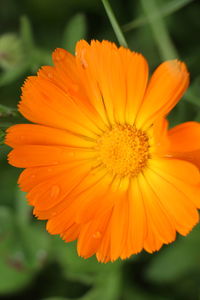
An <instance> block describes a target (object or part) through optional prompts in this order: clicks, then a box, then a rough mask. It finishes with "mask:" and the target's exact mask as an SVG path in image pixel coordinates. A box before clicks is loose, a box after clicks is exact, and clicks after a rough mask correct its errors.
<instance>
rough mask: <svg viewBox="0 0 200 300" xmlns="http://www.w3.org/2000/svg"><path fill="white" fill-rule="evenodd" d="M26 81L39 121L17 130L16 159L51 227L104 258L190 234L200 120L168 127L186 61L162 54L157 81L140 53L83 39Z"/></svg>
mask: <svg viewBox="0 0 200 300" xmlns="http://www.w3.org/2000/svg"><path fill="white" fill-rule="evenodd" d="M53 62H54V66H45V67H43V68H42V69H41V70H40V71H39V73H38V74H37V76H32V77H29V78H28V79H27V80H26V82H25V84H24V86H23V89H22V90H23V93H22V99H21V102H20V104H19V111H20V112H21V113H22V115H23V116H24V117H25V118H27V119H28V120H29V121H31V122H33V123H34V124H21V125H15V126H13V127H11V128H9V129H8V133H7V138H6V143H7V144H8V145H10V146H11V147H12V148H13V150H12V151H11V152H10V154H9V162H10V164H12V165H13V166H15V167H19V168H25V170H24V171H23V172H22V173H21V175H20V177H19V185H20V187H21V189H22V190H23V191H25V192H27V199H28V202H29V203H30V204H31V205H32V206H34V215H35V216H37V217H38V218H39V219H46V220H48V222H47V230H48V231H49V232H50V233H51V234H60V235H61V237H62V238H63V239H64V240H65V241H67V242H70V241H73V240H76V239H77V240H78V245H77V248H78V253H79V255H80V256H82V257H84V258H87V257H90V256H92V255H94V254H96V256H97V259H98V260H99V261H101V262H108V261H110V260H111V261H114V260H116V259H117V258H119V257H120V258H122V259H124V258H127V257H129V256H130V255H132V254H135V253H138V252H140V251H141V250H142V249H145V250H146V251H148V252H153V251H156V250H158V249H160V247H161V246H162V245H163V244H168V243H171V242H172V241H174V239H175V237H176V232H178V233H180V234H182V235H186V234H188V232H189V231H190V230H191V229H192V227H193V226H194V225H195V224H196V223H197V222H198V220H199V215H198V210H197V209H198V208H199V207H200V174H199V170H198V167H199V166H200V124H199V123H195V122H188V123H185V124H183V125H179V126H177V127H175V128H174V129H171V130H169V131H168V129H167V127H168V124H167V121H166V119H165V117H166V115H167V114H168V113H169V111H170V110H171V109H172V108H173V107H174V106H175V104H176V103H177V102H178V101H179V100H180V98H181V97H182V95H183V93H184V92H185V90H186V89H187V87H188V82H189V75H188V72H187V69H186V66H185V64H184V63H182V62H180V61H178V60H171V61H166V62H164V63H162V64H161V65H160V66H159V67H158V68H157V69H156V70H155V72H154V73H153V75H152V77H151V79H150V80H148V64H147V62H146V60H145V58H144V57H143V56H142V55H141V54H138V53H135V52H131V51H130V50H128V49H125V48H123V47H120V48H117V46H115V44H113V43H110V42H107V41H103V42H97V41H92V42H91V44H88V43H87V42H85V41H80V42H78V43H77V46H76V55H75V56H73V55H71V54H70V53H68V52H67V51H66V50H64V49H57V50H55V52H54V53H53Z"/></svg>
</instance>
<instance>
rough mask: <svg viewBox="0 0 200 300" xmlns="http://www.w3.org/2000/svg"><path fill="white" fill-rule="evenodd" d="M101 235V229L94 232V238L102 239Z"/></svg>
mask: <svg viewBox="0 0 200 300" xmlns="http://www.w3.org/2000/svg"><path fill="white" fill-rule="evenodd" d="M100 237H101V232H100V231H96V232H95V233H94V234H93V238H94V239H100Z"/></svg>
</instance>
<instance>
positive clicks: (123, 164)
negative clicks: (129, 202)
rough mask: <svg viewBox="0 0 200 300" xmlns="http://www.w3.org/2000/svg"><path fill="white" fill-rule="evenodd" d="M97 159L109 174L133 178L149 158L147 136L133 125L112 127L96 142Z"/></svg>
mask: <svg viewBox="0 0 200 300" xmlns="http://www.w3.org/2000/svg"><path fill="white" fill-rule="evenodd" d="M96 149H97V152H98V159H99V161H100V162H101V164H103V165H104V166H105V167H106V168H107V169H108V171H109V172H110V173H112V174H113V175H119V176H121V177H124V176H130V177H134V176H136V175H137V174H139V173H140V172H141V171H142V170H143V169H144V168H145V167H146V165H147V161H148V159H149V158H150V154H149V142H148V136H147V134H146V133H145V132H143V131H142V130H140V129H137V128H136V127H135V126H134V125H133V126H131V125H114V126H113V127H112V128H111V129H110V130H109V131H106V132H104V134H103V135H102V136H101V137H100V138H99V139H98V140H97V147H96Z"/></svg>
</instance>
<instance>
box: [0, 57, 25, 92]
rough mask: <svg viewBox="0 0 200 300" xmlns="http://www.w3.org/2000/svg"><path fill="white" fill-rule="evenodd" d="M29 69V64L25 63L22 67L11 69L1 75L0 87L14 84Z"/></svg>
mask: <svg viewBox="0 0 200 300" xmlns="http://www.w3.org/2000/svg"><path fill="white" fill-rule="evenodd" d="M27 69H28V62H27V61H26V62H23V63H22V64H21V65H20V66H18V67H14V68H13V69H9V70H7V71H6V72H2V73H1V74H0V87H1V86H5V85H7V84H10V83H12V82H13V81H15V80H16V79H18V78H19V77H20V76H21V75H22V74H24V73H25V72H26V70H27Z"/></svg>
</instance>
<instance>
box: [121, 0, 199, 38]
mask: <svg viewBox="0 0 200 300" xmlns="http://www.w3.org/2000/svg"><path fill="white" fill-rule="evenodd" d="M193 1H194V0H173V1H170V2H167V3H165V4H164V5H163V6H162V7H160V9H159V10H158V11H157V12H154V13H153V14H152V15H151V17H152V19H157V18H159V17H167V16H168V15H171V14H173V13H175V12H176V11H178V10H180V9H181V8H183V7H185V6H186V5H188V4H189V3H191V2H193ZM147 23H148V19H147V17H144V16H141V17H138V18H137V19H135V20H133V21H131V22H129V23H127V24H125V25H123V26H122V30H123V31H124V32H126V31H130V30H133V29H135V28H138V27H140V26H143V25H146V24H147Z"/></svg>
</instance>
